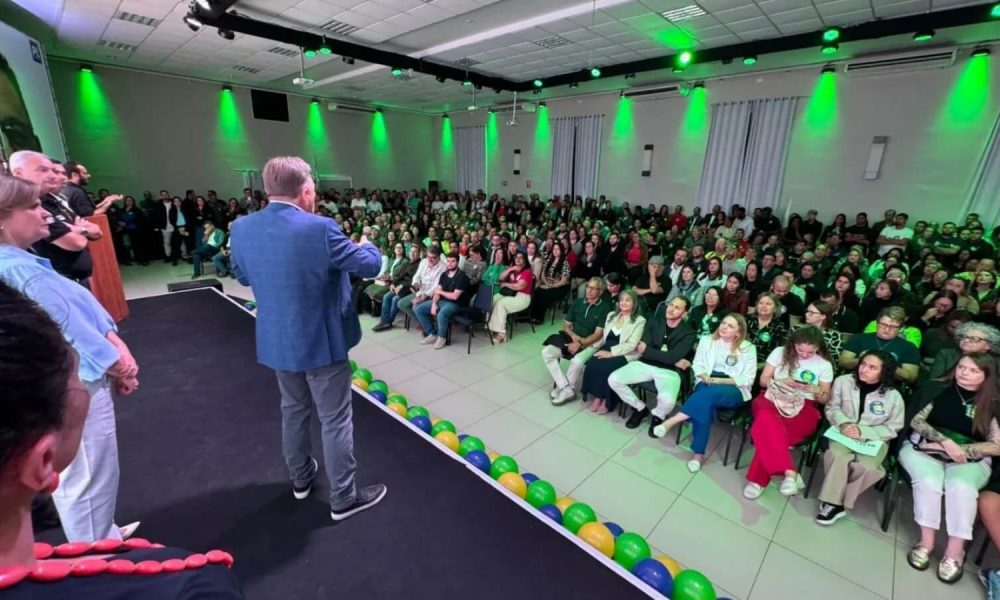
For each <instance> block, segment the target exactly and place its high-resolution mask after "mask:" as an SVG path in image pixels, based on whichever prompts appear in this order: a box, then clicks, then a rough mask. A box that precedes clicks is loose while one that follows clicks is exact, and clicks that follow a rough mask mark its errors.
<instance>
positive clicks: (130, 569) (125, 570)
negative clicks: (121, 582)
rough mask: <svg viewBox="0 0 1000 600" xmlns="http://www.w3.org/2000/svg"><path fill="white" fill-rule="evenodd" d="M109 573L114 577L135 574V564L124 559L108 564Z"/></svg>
mask: <svg viewBox="0 0 1000 600" xmlns="http://www.w3.org/2000/svg"><path fill="white" fill-rule="evenodd" d="M108 573H111V574H112V575H131V574H132V573H135V563H134V562H132V561H130V560H125V559H123V558H121V559H118V560H113V561H111V562H109V563H108Z"/></svg>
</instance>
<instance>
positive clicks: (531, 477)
mask: <svg viewBox="0 0 1000 600" xmlns="http://www.w3.org/2000/svg"><path fill="white" fill-rule="evenodd" d="M521 477H523V478H524V483H526V484H527V485H531V484H532V483H534V482H536V481H538V475H535V474H534V473H522V474H521Z"/></svg>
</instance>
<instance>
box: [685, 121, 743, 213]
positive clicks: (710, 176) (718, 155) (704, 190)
mask: <svg viewBox="0 0 1000 600" xmlns="http://www.w3.org/2000/svg"><path fill="white" fill-rule="evenodd" d="M751 108H752V104H751V103H750V102H725V103H721V104H713V105H712V113H711V119H712V121H711V128H710V129H709V132H708V149H707V150H706V151H705V165H704V167H703V168H702V170H701V187H700V188H699V190H698V206H700V207H701V209H702V211H703V212H704V213H705V214H707V213H708V211H709V210H711V208H712V206H713V205H715V204H721V205H722V206H724V207H728V206H730V205H731V204H732V203H733V202H735V201H736V195H737V192H738V191H739V188H740V177H741V175H742V173H743V161H744V158H745V157H746V146H747V132H748V129H749V127H750V111H751Z"/></svg>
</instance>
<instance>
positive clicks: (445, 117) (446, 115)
mask: <svg viewBox="0 0 1000 600" xmlns="http://www.w3.org/2000/svg"><path fill="white" fill-rule="evenodd" d="M441 118H442V119H450V118H451V117H449V116H448V113H444V114H443V115H441Z"/></svg>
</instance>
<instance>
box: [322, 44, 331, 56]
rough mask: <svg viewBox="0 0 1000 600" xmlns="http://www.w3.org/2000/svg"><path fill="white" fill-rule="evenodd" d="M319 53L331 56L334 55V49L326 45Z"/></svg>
mask: <svg viewBox="0 0 1000 600" xmlns="http://www.w3.org/2000/svg"><path fill="white" fill-rule="evenodd" d="M319 53H320V54H326V55H328V56H329V55H330V54H333V48H331V47H329V46H327V45H326V43H324V44H323V45H322V46H320V47H319Z"/></svg>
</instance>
